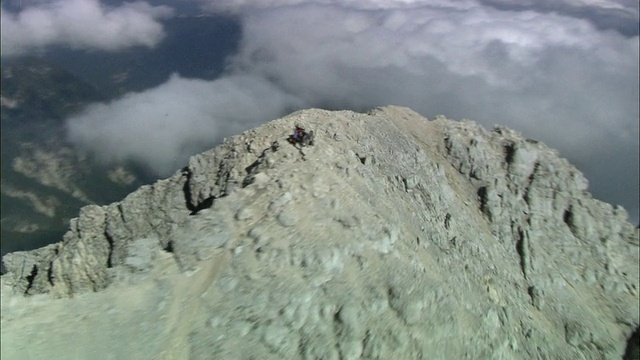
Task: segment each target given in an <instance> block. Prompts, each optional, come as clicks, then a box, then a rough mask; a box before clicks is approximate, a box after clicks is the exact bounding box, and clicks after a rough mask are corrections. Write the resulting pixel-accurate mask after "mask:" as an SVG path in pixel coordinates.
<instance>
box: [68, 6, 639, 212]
mask: <svg viewBox="0 0 640 360" xmlns="http://www.w3.org/2000/svg"><path fill="white" fill-rule="evenodd" d="M549 4H550V2H548V1H533V0H531V1H529V2H527V6H526V7H523V6H516V2H515V1H511V2H510V1H507V0H503V1H498V0H485V1H482V2H476V1H470V0H469V1H456V2H451V1H437V0H434V1H428V2H427V1H406V0H405V1H400V0H398V1H387V0H385V1H382V0H379V1H373V0H371V1H355V0H354V1H340V2H338V1H332V0H318V1H305V0H265V1H233V0H229V1H224V0H216V1H214V2H211V3H209V4H205V6H206V7H207V8H208V9H209V10H210V11H231V12H235V13H237V14H238V15H239V16H240V18H241V19H242V26H243V39H242V43H241V47H240V51H239V52H238V53H237V54H236V55H235V56H234V57H233V58H232V59H230V60H231V61H230V65H231V66H230V69H229V72H228V73H229V76H228V77H227V78H226V79H223V81H222V82H220V81H218V82H214V83H200V82H189V81H186V80H182V79H178V78H174V79H172V81H170V82H169V83H167V84H165V85H163V87H161V88H159V89H154V90H151V91H149V92H146V93H142V94H135V95H130V96H129V97H126V98H124V99H122V100H120V101H117V102H114V103H112V104H109V105H101V106H97V107H95V108H92V109H90V110H89V111H88V112H87V113H86V114H85V115H83V116H80V117H78V118H75V119H72V121H70V124H71V125H72V126H71V128H70V129H71V134H72V136H74V137H75V138H76V139H88V140H86V141H85V143H87V144H95V137H96V136H94V135H92V134H93V133H97V134H113V135H114V136H115V135H117V134H119V136H121V137H122V142H123V144H121V146H118V149H120V150H118V151H115V153H114V154H115V156H117V157H121V158H124V157H128V156H133V157H135V158H137V159H140V160H144V161H147V162H148V163H149V164H151V166H156V167H158V168H160V167H169V166H171V165H169V163H168V162H167V160H166V159H168V158H171V154H176V153H180V151H181V149H185V148H189V149H192V148H193V147H189V146H190V144H196V143H199V141H200V140H202V139H203V138H206V139H211V138H215V137H216V134H222V133H225V135H228V134H229V132H232V131H234V130H236V129H239V128H240V127H243V126H246V127H250V126H253V125H257V124H258V123H260V122H263V121H265V120H269V119H271V118H274V117H277V116H278V115H282V114H283V113H284V112H285V111H289V110H290V109H291V108H292V107H295V106H300V107H309V106H316V107H326V108H336V109H337V108H340V109H342V108H347V109H354V110H363V109H369V108H371V107H375V106H378V105H386V104H397V105H405V106H409V107H411V108H413V109H415V110H416V111H418V112H420V113H421V114H423V115H425V116H428V117H433V116H435V115H437V114H445V115H446V116H447V117H450V118H457V119H462V118H469V119H472V120H475V121H477V122H479V123H481V124H483V125H484V126H485V127H489V128H490V127H492V126H493V125H494V124H503V125H507V126H509V127H511V128H514V129H516V130H519V131H520V132H522V133H523V134H524V135H525V136H526V137H530V138H536V139H538V140H541V141H543V142H545V143H547V144H548V145H549V146H551V147H554V148H557V149H559V150H560V151H561V155H562V156H565V157H567V158H569V160H570V161H571V162H573V163H574V164H576V165H578V166H579V168H580V169H581V170H582V171H584V172H585V173H586V175H587V177H588V178H589V179H590V181H591V183H592V187H591V191H592V192H593V193H594V195H595V196H596V197H599V198H603V199H605V200H606V201H608V202H612V203H614V204H623V205H624V206H625V207H626V208H627V209H629V210H630V213H631V217H632V221H636V220H637V218H638V138H637V134H638V119H639V114H638V96H639V91H638V78H639V73H638V56H639V55H638V52H639V49H638V36H637V34H635V35H634V34H629V33H628V32H625V31H621V30H620V29H615V28H611V27H609V28H607V27H606V26H602V24H600V25H599V24H597V23H595V22H594V20H593V19H594V16H593V14H597V13H598V11H600V12H602V11H607V13H608V14H609V15H610V16H614V17H615V16H618V15H616V14H619V17H620V19H629V17H631V18H632V19H635V21H636V24H637V3H635V4H631V3H629V2H628V1H626V0H618V1H612V0H610V1H604V0H603V1H598V2H597V3H595V2H594V3H587V2H585V1H579V0H564V1H561V2H559V3H558V4H560V5H562V6H560V5H557V6H560V7H561V8H562V9H564V12H562V11H549V6H550V5H549ZM634 6H635V7H634ZM575 9H582V10H581V11H582V12H578V11H573V10H575ZM570 10H571V11H570ZM630 14H631V15H630ZM633 14H636V15H633ZM634 16H635V17H634ZM238 76H239V77H240V78H244V77H246V78H248V79H252V80H251V81H247V82H236V81H235V80H234V79H235V78H236V77H238ZM256 84H262V85H261V86H262V87H261V88H262V89H269V91H260V90H256V89H253V88H251V87H253V86H255V85H256ZM244 86H248V87H249V88H244ZM200 92H204V93H207V94H212V95H213V94H216V95H215V96H218V97H220V98H221V99H225V100H224V101H222V100H220V101H219V102H213V103H210V98H209V97H207V96H205V97H201V96H198V94H199V93H200ZM238 93H241V94H243V96H240V97H237V96H235V95H234V94H238ZM288 94H295V96H293V95H288ZM171 98H172V99H174V100H173V101H170V102H169V101H166V100H168V99H171ZM182 99H184V100H182ZM188 99H189V100H188ZM187 100H188V101H189V102H188V104H189V106H183V105H181V103H182V101H187ZM199 101H202V102H203V103H202V104H200V103H199ZM147 103H156V104H158V106H160V107H162V109H163V111H165V112H170V113H172V114H173V113H175V114H180V115H178V116H175V117H171V118H170V119H172V120H171V121H168V123H167V124H166V125H164V126H166V127H168V128H171V129H172V130H171V131H167V132H164V131H162V130H157V131H159V132H158V133H156V130H153V131H151V132H149V131H145V130H143V129H147V130H148V129H150V128H149V126H148V125H145V124H147V123H148V122H149V121H158V120H157V119H156V120H150V119H151V118H153V119H155V118H156V116H155V115H153V116H149V115H147V114H148V113H149V112H150V111H152V110H154V107H150V106H148V105H146V104H147ZM262 106H264V107H267V109H268V111H264V110H262V109H261V107H262ZM247 107H250V108H251V109H253V110H254V111H249V112H247V110H246V108H247ZM194 109H198V110H197V111H194ZM151 113H152V114H155V112H151ZM234 113H239V114H243V116H241V117H234V116H232V115H231V114H234ZM100 114H102V115H100ZM106 115H108V117H107V116H106ZM158 116H159V115H158ZM107 118H109V119H113V118H118V120H117V121H113V120H110V121H109V122H107V121H106V120H104V121H102V122H104V124H102V125H101V126H102V127H99V128H97V129H99V130H91V128H90V127H89V126H88V125H86V124H94V123H97V122H101V121H99V120H96V119H107ZM240 118H241V119H243V122H241V123H240V124H241V125H237V123H236V122H237V121H239V119H240ZM174 121H175V123H174ZM83 124H85V125H83ZM103 127H104V128H103ZM78 129H84V130H83V131H80V130H78ZM152 129H158V127H152ZM143 135H144V137H146V138H147V140H146V141H152V138H156V140H153V141H156V142H157V143H158V144H164V146H166V147H167V148H168V149H171V150H170V151H169V150H167V153H166V154H164V155H163V156H162V158H163V159H165V160H163V161H159V160H158V159H157V158H158V156H157V155H156V154H155V149H154V148H151V149H150V148H146V147H143V146H141V147H140V148H139V149H132V148H130V147H127V146H126V145H124V143H131V142H135V141H138V139H139V138H140V137H141V136H143ZM92 136H93V138H92ZM218 137H219V136H218ZM105 138H110V137H107V136H105ZM95 146H99V145H95ZM193 149H195V148H193ZM163 151H164V150H163ZM174 151H175V152H174ZM187 152H188V151H184V152H182V153H180V154H186V153H187ZM180 156H182V155H180ZM181 161H182V160H181ZM173 166H175V168H178V167H179V166H176V165H173Z"/></svg>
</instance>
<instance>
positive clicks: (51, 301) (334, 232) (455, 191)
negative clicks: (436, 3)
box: [0, 106, 640, 359]
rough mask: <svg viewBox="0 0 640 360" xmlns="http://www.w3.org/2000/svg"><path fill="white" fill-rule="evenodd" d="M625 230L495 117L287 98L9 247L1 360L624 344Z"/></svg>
mask: <svg viewBox="0 0 640 360" xmlns="http://www.w3.org/2000/svg"><path fill="white" fill-rule="evenodd" d="M295 124H298V125H300V126H302V127H303V128H305V129H308V130H310V131H311V130H313V131H314V134H315V139H314V146H309V147H304V149H303V151H301V149H299V148H296V147H294V146H292V145H291V144H289V143H288V142H287V141H286V139H287V136H288V135H289V134H290V131H291V129H292V128H293V126H294V125H295ZM638 237H639V230H638V229H637V228H634V227H633V226H632V225H631V224H629V223H628V222H627V221H626V212H625V211H624V209H622V208H620V207H613V206H611V205H609V204H605V203H603V202H601V201H598V200H596V199H593V198H592V197H591V195H590V194H589V192H588V182H587V180H586V179H585V178H584V176H583V175H582V174H581V173H580V172H579V171H578V170H577V169H576V168H575V167H573V166H572V165H571V164H569V163H568V162H567V161H566V160H565V159H562V158H561V157H559V156H558V154H557V152H555V151H554V150H551V149H549V148H547V147H546V146H545V145H544V144H542V143H540V142H534V141H529V140H527V139H524V138H523V137H522V136H521V135H520V134H518V133H517V132H515V131H512V130H510V129H507V128H504V127H500V126H498V127H496V128H495V129H493V130H491V131H487V130H484V129H482V128H481V127H480V126H478V125H477V124H475V123H473V122H470V121H461V122H455V121H451V120H447V119H446V118H444V117H442V116H440V117H437V118H436V119H435V120H433V121H429V120H427V119H425V118H423V117H421V116H420V115H418V114H416V113H415V112H413V111H411V110H410V109H406V108H401V107H394V106H389V107H383V108H377V109H374V110H371V111H370V112H368V113H366V114H360V113H354V112H350V111H335V112H331V111H325V110H319V109H310V110H304V111H298V112H295V113H293V114H290V115H288V116H286V117H284V118H282V119H278V120H274V121H271V122H269V123H266V124H264V125H262V126H260V127H258V128H256V129H252V130H249V131H246V132H244V133H242V134H239V135H237V136H234V137H232V138H229V139H226V140H225V143H224V144H222V145H220V146H218V147H216V148H214V149H211V150H209V151H206V152H204V153H201V154H198V155H195V156H193V157H192V158H191V159H190V161H189V163H188V164H187V166H186V167H185V168H184V169H182V170H180V171H178V172H176V173H175V174H174V175H173V176H172V177H170V178H168V179H165V180H160V181H158V182H156V183H155V184H153V185H148V186H143V187H142V188H140V189H139V190H137V191H135V192H134V193H132V194H130V195H129V196H127V197H126V198H125V199H123V200H122V201H120V202H118V203H114V204H110V205H107V206H95V205H93V206H87V207H85V208H83V209H82V210H81V211H80V214H79V215H78V218H76V219H74V220H72V221H71V223H70V227H69V231H68V232H67V234H65V236H64V238H63V239H62V241H61V242H60V243H58V244H55V245H50V246H48V247H45V248H42V249H38V250H34V251H29V252H17V253H12V254H7V255H6V256H4V258H3V261H4V264H5V266H6V268H7V270H8V272H7V273H6V274H5V275H3V276H2V278H1V280H2V281H1V283H2V309H1V310H2V312H1V313H2V327H1V331H2V334H1V335H2V338H3V341H2V342H1V343H0V344H1V347H2V356H3V357H7V358H47V359H64V358H70V357H74V358H109V357H111V358H118V359H125V358H131V359H135V358H192V359H208V358H221V359H236V358H246V359H249V358H260V359H282V358H287V359H361V358H365V359H392V358H394V359H419V358H429V359H484V358H496V359H498V358H501V359H536V358H550V359H579V358H585V359H600V358H602V359H614V358H615V359H619V358H622V357H623V356H626V358H632V356H633V353H634V352H636V353H637V346H636V347H633V346H627V344H631V345H633V342H634V341H636V342H637V337H638V336H637V334H638V325H639V323H640V313H639V310H638V309H639V308H640V307H639V300H638V288H639V287H640V284H639V277H640V274H639V270H638V263H639V261H640V259H639V258H640V255H639V249H638V246H639V244H640V241H639V239H638ZM133 280H135V281H133ZM69 338H73V339H74V346H73V348H70V347H69V346H68V339H69ZM629 339H631V340H629ZM633 339H636V340H633ZM45 354H46V355H45Z"/></svg>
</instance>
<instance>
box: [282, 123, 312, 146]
mask: <svg viewBox="0 0 640 360" xmlns="http://www.w3.org/2000/svg"><path fill="white" fill-rule="evenodd" d="M288 140H289V142H290V143H291V144H293V145H294V146H295V145H296V144H300V146H307V145H313V131H310V132H306V131H305V130H304V129H303V128H301V127H300V126H298V125H296V128H295V130H294V131H293V134H292V135H290V136H289V139H288Z"/></svg>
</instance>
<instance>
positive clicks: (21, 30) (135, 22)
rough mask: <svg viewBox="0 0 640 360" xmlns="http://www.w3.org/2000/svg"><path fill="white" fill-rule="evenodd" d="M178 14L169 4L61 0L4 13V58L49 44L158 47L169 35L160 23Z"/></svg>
mask: <svg viewBox="0 0 640 360" xmlns="http://www.w3.org/2000/svg"><path fill="white" fill-rule="evenodd" d="M172 13H173V11H172V10H171V9H170V8H169V7H167V6H151V5H149V4H147V3H146V2H131V3H125V4H123V5H121V6H119V7H116V8H107V7H105V6H103V5H101V4H100V3H99V1H98V0H57V1H54V2H52V3H47V4H40V5H37V6H33V7H28V8H26V9H25V10H23V11H21V12H19V13H17V14H13V13H11V12H9V11H7V10H5V9H2V13H1V15H0V16H1V19H0V20H1V24H2V35H1V36H2V55H3V56H10V55H21V54H24V53H27V52H29V51H33V50H37V49H41V48H44V47H46V46H49V45H66V46H70V47H73V48H88V49H100V50H107V51H115V50H121V49H123V48H126V47H131V46H146V47H153V46H155V45H156V44H157V43H158V42H160V41H161V40H162V38H163V37H164V35H165V34H164V31H163V28H162V24H160V23H159V22H158V19H161V18H166V17H169V16H172Z"/></svg>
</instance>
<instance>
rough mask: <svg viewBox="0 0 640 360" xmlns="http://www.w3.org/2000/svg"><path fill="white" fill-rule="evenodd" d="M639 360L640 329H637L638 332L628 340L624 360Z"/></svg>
mask: <svg viewBox="0 0 640 360" xmlns="http://www.w3.org/2000/svg"><path fill="white" fill-rule="evenodd" d="M638 359H640V328H638V327H636V330H635V331H634V332H633V334H631V336H630V337H629V339H628V340H627V347H626V348H625V352H624V358H623V360H638Z"/></svg>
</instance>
